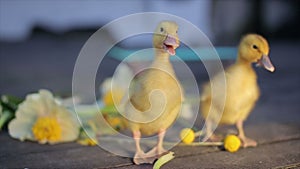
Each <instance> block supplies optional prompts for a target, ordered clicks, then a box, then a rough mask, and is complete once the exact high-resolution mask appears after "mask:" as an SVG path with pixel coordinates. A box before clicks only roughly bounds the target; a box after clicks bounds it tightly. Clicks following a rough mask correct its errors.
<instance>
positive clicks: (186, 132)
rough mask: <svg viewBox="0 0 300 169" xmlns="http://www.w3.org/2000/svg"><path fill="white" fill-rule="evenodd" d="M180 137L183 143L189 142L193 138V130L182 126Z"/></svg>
mask: <svg viewBox="0 0 300 169" xmlns="http://www.w3.org/2000/svg"><path fill="white" fill-rule="evenodd" d="M180 139H181V140H182V142H183V143H186V144H190V143H192V142H193V141H194V139H195V132H194V131H193V130H192V129H190V128H184V129H182V130H181V132H180Z"/></svg>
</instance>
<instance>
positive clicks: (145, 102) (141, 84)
mask: <svg viewBox="0 0 300 169" xmlns="http://www.w3.org/2000/svg"><path fill="white" fill-rule="evenodd" d="M177 29H178V25H177V24H176V23H175V22H171V21H163V22H161V23H159V25H158V26H157V28H156V30H155V32H154V35H153V47H154V50H155V56H154V61H153V62H152V64H151V66H150V68H148V69H146V70H144V71H142V72H141V73H139V77H138V78H136V79H135V80H134V81H135V84H134V85H132V86H131V89H130V94H129V100H128V101H127V102H126V104H125V107H124V108H125V109H124V110H125V111H124V114H125V116H126V117H127V119H128V125H129V126H128V127H129V128H130V129H131V131H132V133H133V138H134V140H135V143H136V153H135V156H134V159H133V161H134V163H135V164H142V163H153V162H154V160H155V159H156V158H158V157H159V156H160V155H162V154H163V153H165V152H166V150H165V149H164V148H163V139H164V135H165V132H166V130H167V129H168V127H169V126H170V125H171V124H172V123H173V122H174V121H175V119H176V117H177V115H178V113H179V111H180V108H181V103H182V98H183V96H182V92H181V86H180V84H179V82H178V80H177V78H176V75H175V73H174V70H173V67H172V64H171V63H170V60H169V57H170V55H175V49H176V48H177V47H178V46H179V39H178V35H177ZM142 134H143V135H147V136H149V135H154V134H158V141H157V145H156V146H155V147H154V148H153V149H152V150H150V151H149V152H148V153H144V151H143V150H142V149H141V147H140V138H141V135H142Z"/></svg>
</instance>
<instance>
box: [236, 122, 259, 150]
mask: <svg viewBox="0 0 300 169" xmlns="http://www.w3.org/2000/svg"><path fill="white" fill-rule="evenodd" d="M236 127H237V129H238V132H239V135H238V137H239V138H240V139H241V140H242V143H243V147H244V148H246V147H256V146H257V142H256V141H255V140H252V139H250V138H247V137H246V136H245V133H244V128H243V120H238V122H237V123H236Z"/></svg>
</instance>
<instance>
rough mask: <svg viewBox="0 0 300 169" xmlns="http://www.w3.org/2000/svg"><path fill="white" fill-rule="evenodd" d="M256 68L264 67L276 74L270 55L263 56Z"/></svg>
mask: <svg viewBox="0 0 300 169" xmlns="http://www.w3.org/2000/svg"><path fill="white" fill-rule="evenodd" d="M256 66H262V67H264V68H265V69H267V70H268V71H270V72H274V70H275V67H274V66H273V64H272V62H271V60H270V58H269V56H268V55H263V56H262V57H261V59H259V60H258V62H257V64H256Z"/></svg>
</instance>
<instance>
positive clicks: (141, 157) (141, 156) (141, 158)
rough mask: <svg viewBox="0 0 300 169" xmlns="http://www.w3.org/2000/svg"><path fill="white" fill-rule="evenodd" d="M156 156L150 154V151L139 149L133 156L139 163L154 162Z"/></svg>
mask: <svg viewBox="0 0 300 169" xmlns="http://www.w3.org/2000/svg"><path fill="white" fill-rule="evenodd" d="M155 159H156V157H153V156H149V155H148V153H144V152H143V151H138V152H136V153H135V155H134V157H133V162H134V163H135V164H137V165H139V164H153V162H154V161H155Z"/></svg>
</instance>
